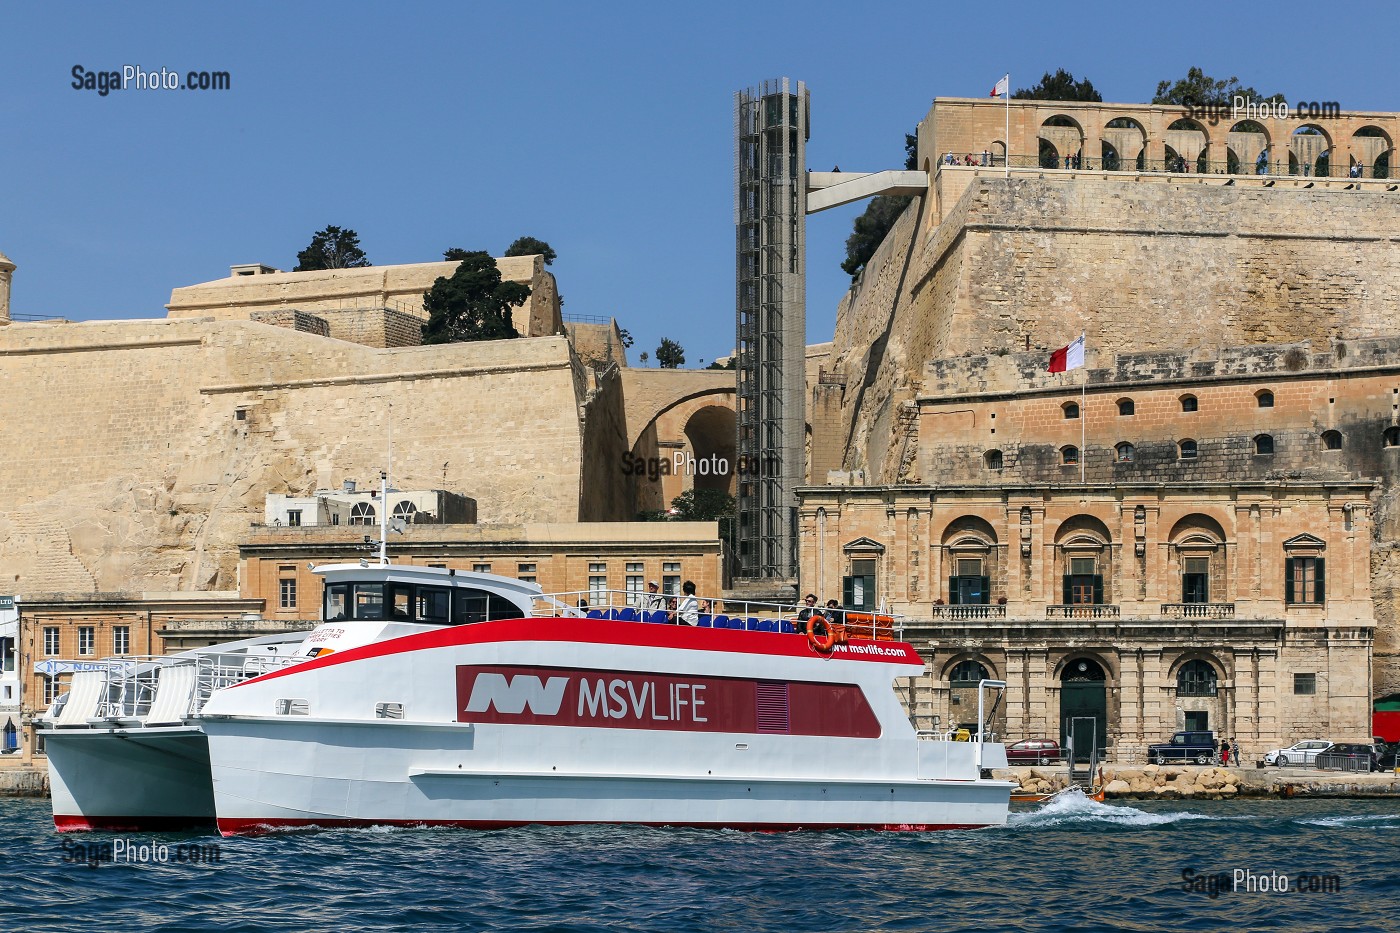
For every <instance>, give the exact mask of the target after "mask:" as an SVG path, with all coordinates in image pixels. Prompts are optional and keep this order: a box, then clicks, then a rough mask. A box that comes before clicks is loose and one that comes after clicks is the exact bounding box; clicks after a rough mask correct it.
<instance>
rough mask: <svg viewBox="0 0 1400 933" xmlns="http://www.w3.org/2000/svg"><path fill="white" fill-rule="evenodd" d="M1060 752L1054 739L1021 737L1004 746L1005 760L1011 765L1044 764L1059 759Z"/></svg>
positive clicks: (1058, 745) (1058, 744)
mask: <svg viewBox="0 0 1400 933" xmlns="http://www.w3.org/2000/svg"><path fill="white" fill-rule="evenodd" d="M1062 754H1063V753H1062V752H1061V751H1060V743H1059V742H1056V741H1055V740H1054V739H1022V740H1021V741H1019V742H1012V743H1011V744H1010V745H1008V746H1006V760H1007V762H1008V763H1009V764H1013V765H1046V764H1050V763H1051V762H1052V761H1059V760H1060V758H1061V756H1062Z"/></svg>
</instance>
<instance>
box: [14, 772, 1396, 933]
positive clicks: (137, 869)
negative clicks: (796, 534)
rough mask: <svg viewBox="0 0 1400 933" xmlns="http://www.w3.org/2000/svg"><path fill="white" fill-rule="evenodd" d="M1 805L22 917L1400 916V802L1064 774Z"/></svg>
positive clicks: (25, 925)
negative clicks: (840, 811)
mask: <svg viewBox="0 0 1400 933" xmlns="http://www.w3.org/2000/svg"><path fill="white" fill-rule="evenodd" d="M0 820H2V821H3V823H2V824H0V825H3V830H0V866H3V871H0V879H3V884H4V886H5V889H6V891H5V894H4V896H3V897H0V930H5V931H9V930H34V931H40V930H43V931H48V930H62V931H69V930H78V929H96V930H103V931H109V930H132V931H157V930H159V931H166V930H169V931H176V930H179V931H184V930H229V931H235V930H237V931H303V930H333V931H336V933H358V931H364V930H420V929H457V930H539V931H599V933H602V931H609V933H616V931H626V930H658V931H660V930H664V931H691V930H695V931H700V930H705V931H708V930H732V931H738V933H754V931H768V930H773V931H779V930H780V931H798V933H802V931H814V933H815V931H822V933H825V931H836V930H862V931H884V930H890V931H894V930H914V931H923V930H929V931H934V930H937V931H949V930H970V931H979V933H983V931H994V930H1017V931H1022V930H1024V931H1041V930H1143V931H1147V930H1192V931H1201V930H1242V931H1243V930H1260V929H1266V928H1267V929H1274V930H1299V931H1304V930H1306V931H1316V930H1328V931H1349V930H1356V931H1363V930H1364V931H1371V930H1400V867H1397V856H1400V801H1374V800H1368V801H1353V800H1297V799H1295V800H1288V801H1283V800H1251V801H1245V800H1236V801H1214V802H1212V801H1175V802H1165V801H1152V802H1137V801H1124V802H1119V803H1109V804H1102V803H1095V802H1093V801H1090V800H1087V799H1085V798H1084V797H1082V796H1062V797H1060V798H1057V799H1055V800H1053V801H1051V802H1049V803H1047V804H1043V805H1041V806H1039V807H1029V806H1028V807H1020V806H1019V805H1018V807H1017V808H1016V809H1014V810H1013V812H1012V814H1011V819H1010V822H1009V823H1008V824H1007V825H1006V826H1004V827H996V828H989V829H983V830H976V831H966V832H938V833H909V834H902V833H868V832H860V833H845V832H824V833H776V834H761V833H742V832H727V831H701V830H689V829H685V830H665V829H646V828H630V827H606V826H605V827H569V828H550V827H528V828H522V829H513V830H504V831H497V832H471V831H464V830H454V829H442V830H403V829H395V830H358V831H324V832H295V833H278V834H274V835H270V836H262V837H257V838H231V839H221V838H220V837H219V836H218V835H217V834H216V833H213V832H209V833H203V834H200V833H184V834H173V833H165V834H148V835H147V834H111V833H81V834H65V835H58V834H55V833H54V832H53V829H52V823H51V822H50V818H49V807H48V801H43V800H0ZM162 849H163V850H164V857H162V855H161V850H162ZM114 851H115V852H117V853H119V857H115V858H113V857H111V856H112V855H113V852H114ZM177 853H184V854H185V855H186V856H187V857H185V858H181V857H179V856H177ZM1240 872H1245V873H1247V874H1245V875H1240V874H1239V873H1240ZM1251 879H1253V884H1252V885H1251V884H1250V881H1251ZM1265 879H1267V881H1265ZM1280 879H1281V883H1282V885H1283V887H1284V888H1285V890H1281V891H1280V890H1274V888H1275V886H1276V885H1277V884H1279V883H1280Z"/></svg>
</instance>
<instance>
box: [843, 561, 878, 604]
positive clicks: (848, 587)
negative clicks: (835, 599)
mask: <svg viewBox="0 0 1400 933" xmlns="http://www.w3.org/2000/svg"><path fill="white" fill-rule="evenodd" d="M841 601H842V604H843V605H844V607H845V608H846V609H854V610H856V611H863V612H873V611H874V609H875V561H874V560H870V559H865V558H862V559H859V560H852V561H851V574H850V576H848V577H842V579H841Z"/></svg>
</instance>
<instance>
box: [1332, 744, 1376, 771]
mask: <svg viewBox="0 0 1400 933" xmlns="http://www.w3.org/2000/svg"><path fill="white" fill-rule="evenodd" d="M1380 757H1381V756H1380V753H1379V752H1378V751H1377V750H1376V746H1374V745H1368V744H1366V743H1364V742H1345V743H1340V744H1337V745H1333V746H1332V747H1331V748H1329V749H1327V750H1326V751H1325V752H1322V753H1321V754H1319V755H1318V756H1317V767H1319V768H1323V769H1326V770H1341V771H1379V770H1380V767H1381V766H1380Z"/></svg>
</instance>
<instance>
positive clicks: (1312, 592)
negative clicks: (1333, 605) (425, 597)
mask: <svg viewBox="0 0 1400 933" xmlns="http://www.w3.org/2000/svg"><path fill="white" fill-rule="evenodd" d="M1283 564H1284V567H1283V575H1284V580H1283V601H1284V602H1285V603H1287V604H1289V605H1290V606H1306V605H1319V606H1320V605H1322V604H1323V603H1325V602H1327V577H1326V566H1327V562H1326V560H1325V559H1324V558H1321V557H1289V558H1287V559H1286V560H1284V562H1283Z"/></svg>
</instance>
